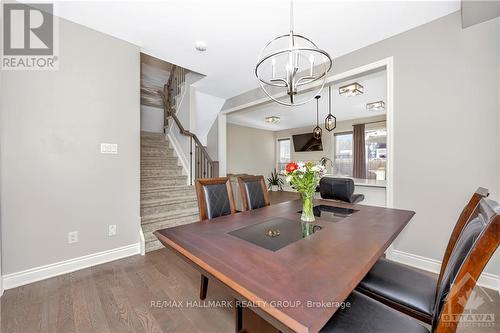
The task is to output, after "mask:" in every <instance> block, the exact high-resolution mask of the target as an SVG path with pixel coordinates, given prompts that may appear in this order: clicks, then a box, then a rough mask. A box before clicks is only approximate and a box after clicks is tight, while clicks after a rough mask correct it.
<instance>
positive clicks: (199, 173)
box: [158, 65, 219, 185]
mask: <svg viewBox="0 0 500 333" xmlns="http://www.w3.org/2000/svg"><path fill="white" fill-rule="evenodd" d="M185 77H186V70H185V69H184V68H182V67H178V66H175V65H174V66H173V67H172V73H171V75H170V77H169V79H168V82H167V84H165V86H164V91H159V92H158V93H159V94H160V96H161V98H162V101H163V108H164V113H165V124H166V126H165V128H168V120H169V119H170V118H171V119H172V120H173V121H174V123H175V124H176V125H177V128H178V129H179V133H180V134H182V135H185V136H188V137H189V179H190V182H191V185H193V180H194V179H199V178H212V177H218V176H219V161H214V160H212V159H211V158H210V155H209V154H208V152H207V150H206V148H205V147H204V146H203V144H202V143H201V142H200V140H199V139H198V137H197V136H196V134H194V133H192V132H190V131H188V130H186V129H185V128H184V126H182V123H181V122H180V120H179V118H177V115H176V111H177V108H178V107H179V105H178V103H179V101H178V98H182V96H181V94H182V93H183V86H184V83H185ZM184 89H186V88H184ZM193 162H194V163H193ZM193 165H194V168H193Z"/></svg>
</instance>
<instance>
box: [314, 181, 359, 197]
mask: <svg viewBox="0 0 500 333" xmlns="http://www.w3.org/2000/svg"><path fill="white" fill-rule="evenodd" d="M319 193H320V194H321V197H322V198H323V199H333V200H340V201H345V202H351V200H352V195H353V193H354V181H353V180H352V179H350V178H333V177H323V178H321V180H320V181H319Z"/></svg>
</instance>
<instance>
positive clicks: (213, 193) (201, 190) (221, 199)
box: [196, 177, 236, 300]
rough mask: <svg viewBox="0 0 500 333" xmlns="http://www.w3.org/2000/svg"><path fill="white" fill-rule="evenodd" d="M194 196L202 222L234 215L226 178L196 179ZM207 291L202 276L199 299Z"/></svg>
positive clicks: (231, 197)
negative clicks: (196, 199) (196, 198)
mask: <svg viewBox="0 0 500 333" xmlns="http://www.w3.org/2000/svg"><path fill="white" fill-rule="evenodd" d="M196 196H197V197H198V209H199V214H200V220H202V221H203V220H211V219H214V218H216V217H219V216H225V215H230V214H235V213H236V208H235V205H234V196H233V189H232V187H231V181H230V180H229V178H228V177H220V178H204V179H197V180H196ZM207 290H208V278H207V277H206V276H205V275H203V274H202V275H201V284H200V299H202V300H204V299H205V298H206V297H207Z"/></svg>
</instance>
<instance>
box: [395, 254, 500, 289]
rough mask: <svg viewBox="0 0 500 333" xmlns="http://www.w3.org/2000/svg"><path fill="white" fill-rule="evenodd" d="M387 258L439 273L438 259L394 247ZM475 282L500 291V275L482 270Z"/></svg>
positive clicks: (439, 262)
mask: <svg viewBox="0 0 500 333" xmlns="http://www.w3.org/2000/svg"><path fill="white" fill-rule="evenodd" d="M388 259H389V260H392V261H396V262H399V263H401V264H405V265H408V266H412V267H415V268H419V269H423V270H424V271H428V272H432V273H436V274H439V271H440V269H441V261H439V260H436V259H431V258H426V257H422V256H419V255H416V254H411V253H407V252H403V251H399V250H395V249H392V251H391V252H390V255H389V256H388ZM477 284H478V285H479V286H481V287H486V288H489V289H493V290H496V291H498V292H499V293H500V275H495V274H491V273H485V272H483V274H481V277H480V278H479V281H477Z"/></svg>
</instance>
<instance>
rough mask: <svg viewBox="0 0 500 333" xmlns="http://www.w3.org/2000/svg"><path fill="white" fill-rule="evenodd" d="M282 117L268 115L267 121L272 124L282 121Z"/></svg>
mask: <svg viewBox="0 0 500 333" xmlns="http://www.w3.org/2000/svg"><path fill="white" fill-rule="evenodd" d="M280 120H281V119H280V117H278V116H270V117H266V122H267V123H270V124H277V123H279V122H280Z"/></svg>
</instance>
